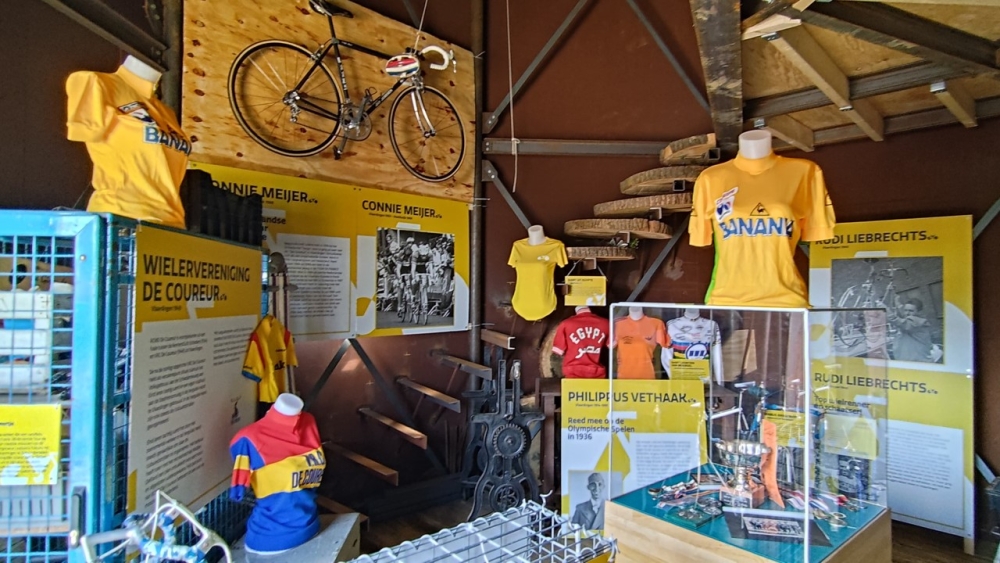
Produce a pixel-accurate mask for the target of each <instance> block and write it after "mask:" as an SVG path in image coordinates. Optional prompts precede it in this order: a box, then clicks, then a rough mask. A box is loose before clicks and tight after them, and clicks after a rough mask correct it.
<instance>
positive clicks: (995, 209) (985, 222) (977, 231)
mask: <svg viewBox="0 0 1000 563" xmlns="http://www.w3.org/2000/svg"><path fill="white" fill-rule="evenodd" d="M997 215H1000V199H998V200H996V201H995V202H993V205H991V206H990V208H989V209H987V210H986V214H985V215H983V216H982V218H981V219H979V220H978V221H976V226H975V227H973V228H972V240H976V239H977V238H979V235H981V234H983V231H985V230H986V227H989V226H990V223H992V222H993V220H994V219H996V218H997ZM990 480H991V481H992V479H990Z"/></svg>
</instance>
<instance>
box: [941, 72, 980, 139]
mask: <svg viewBox="0 0 1000 563" xmlns="http://www.w3.org/2000/svg"><path fill="white" fill-rule="evenodd" d="M931 94H934V96H935V97H936V98H937V99H938V101H939V102H941V104H942V105H943V106H944V107H946V108H948V111H950V112H951V114H952V115H954V116H955V119H957V120H958V122H959V123H961V124H962V125H965V126H966V127H975V126H976V125H978V124H979V123H978V122H977V121H976V100H975V99H974V98H973V97H972V95H971V94H969V91H968V90H967V89H966V88H965V87H964V86H962V85H961V84H959V83H957V82H945V81H943V80H942V81H941V82H935V83H934V84H931Z"/></svg>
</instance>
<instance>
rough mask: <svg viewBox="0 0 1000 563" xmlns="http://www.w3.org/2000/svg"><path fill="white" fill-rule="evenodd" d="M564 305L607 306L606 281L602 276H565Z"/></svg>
mask: <svg viewBox="0 0 1000 563" xmlns="http://www.w3.org/2000/svg"><path fill="white" fill-rule="evenodd" d="M566 285H567V286H569V293H567V294H566V297H565V301H566V305H567V306H570V305H587V306H590V307H602V306H604V305H607V304H608V280H607V278H605V277H604V276H566Z"/></svg>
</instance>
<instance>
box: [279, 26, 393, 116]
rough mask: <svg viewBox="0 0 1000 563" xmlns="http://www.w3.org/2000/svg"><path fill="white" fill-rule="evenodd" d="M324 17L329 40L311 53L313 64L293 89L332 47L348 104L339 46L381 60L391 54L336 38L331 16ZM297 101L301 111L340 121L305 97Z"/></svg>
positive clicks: (368, 110) (370, 107) (374, 106)
mask: <svg viewBox="0 0 1000 563" xmlns="http://www.w3.org/2000/svg"><path fill="white" fill-rule="evenodd" d="M326 19H327V23H328V24H329V26H330V40H329V41H327V42H326V43H324V44H323V45H321V46H320V48H319V49H317V50H316V51H315V52H314V53H313V55H312V58H313V66H312V67H310V68H309V70H308V71H306V73H305V74H304V75H302V78H301V79H299V83H298V84H296V85H295V88H293V91H296V92H297V91H298V90H300V89H301V88H302V87H303V86H304V85H305V83H306V82H308V81H309V77H311V76H312V75H313V73H314V72H316V69H317V68H319V65H321V64H323V60H324V59H326V56H327V55H328V54H329V53H330V50H331V49H332V50H333V55H334V58H335V59H336V61H337V72H338V73H339V75H340V89H341V91H342V92H343V94H344V103H345V104H350V103H351V92H350V90H349V89H348V84H347V74H346V73H345V72H344V61H343V58H341V55H340V46H341V45H343V46H344V47H347V48H348V49H354V50H355V51H360V52H362V53H365V54H368V55H371V56H373V57H378V58H380V59H383V60H389V59H391V58H392V55H387V54H385V53H383V52H381V51H376V50H375V49H370V48H368V47H365V46H364V45H357V44H354V43H351V42H350V41H344V40H341V39H338V38H337V32H336V30H335V29H334V27H333V18H332V17H330V16H327V18H326ZM408 80H410V78H400V79H399V80H398V81H396V83H395V84H393V85H392V87H391V88H389V89H388V90H386V91H385V92H383V93H382V95H381V96H379V97H378V98H376V99H375V100H373V101H372V103H371V104H369V105H368V107H367V108H366V109H365V110H364V111H365V115H369V116H370V115H371V114H372V112H374V111H375V110H376V109H378V107H379V106H381V105H382V104H383V103H385V101H386V100H388V99H389V97H390V96H392V95H393V94H395V93H396V91H397V90H399V88H400V87H402V86H403V85H404V84H406V82H407V81H408ZM298 103H299V104H300V105H301V107H302V110H303V111H307V112H309V113H313V114H316V115H319V116H321V117H325V118H327V119H332V120H334V121H340V115H337V114H334V113H331V112H330V111H328V110H326V109H324V108H321V107H319V106H317V105H315V104H313V103H312V102H310V101H308V100H306V99H302V98H299V100H298Z"/></svg>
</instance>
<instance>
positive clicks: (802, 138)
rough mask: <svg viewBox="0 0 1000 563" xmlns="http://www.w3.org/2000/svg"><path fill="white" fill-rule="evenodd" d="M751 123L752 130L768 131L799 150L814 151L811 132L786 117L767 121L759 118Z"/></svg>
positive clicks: (813, 140) (781, 116) (813, 139)
mask: <svg viewBox="0 0 1000 563" xmlns="http://www.w3.org/2000/svg"><path fill="white" fill-rule="evenodd" d="M752 123H753V127H754V129H764V130H766V131H770V132H771V135H773V136H775V137H777V138H779V139H781V140H782V141H785V142H786V143H788V144H789V145H791V146H793V147H795V148H797V149H799V150H802V151H805V152H812V151H813V150H814V149H815V137H814V135H813V130H812V129H810V128H808V127H806V126H805V125H803V124H802V123H800V122H799V121H796V120H795V119H793V118H791V117H788V116H787V115H777V116H775V117H771V118H767V119H765V118H763V117H760V118H757V119H754V120H753V122H752Z"/></svg>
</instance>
